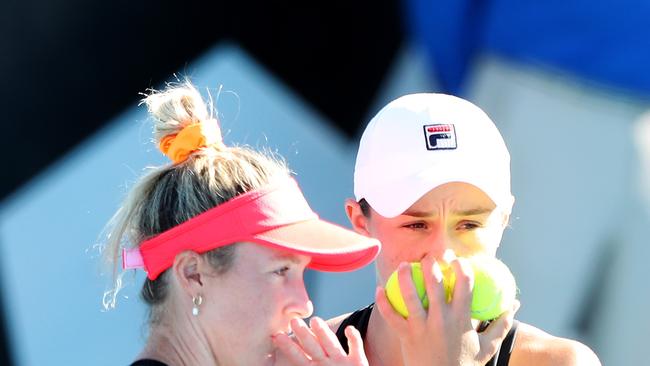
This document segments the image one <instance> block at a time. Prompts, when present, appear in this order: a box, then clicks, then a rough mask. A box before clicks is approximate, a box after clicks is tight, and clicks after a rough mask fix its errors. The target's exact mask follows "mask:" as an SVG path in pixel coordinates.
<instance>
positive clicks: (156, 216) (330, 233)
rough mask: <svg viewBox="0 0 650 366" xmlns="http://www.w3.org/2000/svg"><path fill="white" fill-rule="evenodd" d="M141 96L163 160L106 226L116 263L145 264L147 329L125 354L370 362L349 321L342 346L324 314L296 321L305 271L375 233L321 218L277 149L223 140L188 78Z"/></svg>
mask: <svg viewBox="0 0 650 366" xmlns="http://www.w3.org/2000/svg"><path fill="white" fill-rule="evenodd" d="M143 102H144V103H145V104H146V105H147V107H148V109H149V112H150V113H151V115H152V117H153V120H154V124H155V126H154V139H155V140H156V142H157V143H158V145H159V147H160V150H161V151H162V152H163V153H164V154H165V155H167V156H168V157H169V158H170V159H171V160H172V163H170V164H168V165H165V166H162V167H159V168H156V169H154V170H153V171H151V172H150V173H149V174H147V175H146V176H144V177H143V178H142V179H141V180H140V182H139V183H138V184H137V185H136V186H135V187H134V188H133V189H132V190H131V192H130V193H129V195H128V197H127V198H126V201H125V202H124V204H123V206H122V207H121V208H120V209H119V210H118V211H117V213H116V214H115V216H114V217H113V219H112V220H111V223H110V225H109V229H110V231H109V233H110V235H109V237H108V238H109V239H108V243H107V251H106V253H107V256H108V257H109V258H108V259H109V261H110V262H111V263H113V265H114V266H115V267H116V268H115V269H116V273H117V272H118V271H117V269H118V268H117V267H118V266H119V264H120V263H121V265H122V267H123V268H124V269H132V268H141V269H144V270H145V271H146V273H147V279H146V280H145V283H144V285H143V287H142V292H141V295H142V298H143V299H144V301H145V302H146V303H147V304H148V305H149V306H150V319H149V332H148V338H147V342H146V344H145V347H144V349H143V350H142V352H141V353H140V355H138V357H137V360H136V361H135V362H134V363H133V364H132V365H137V366H145V365H157V366H161V365H162V366H164V365H169V366H172V365H202V366H208V365H228V366H232V365H255V366H257V365H274V364H297V365H302V364H305V365H307V364H309V365H364V364H367V361H366V359H365V355H364V353H363V345H362V342H361V338H360V336H359V334H358V332H356V330H354V329H353V328H350V329H348V332H347V335H348V338H349V344H350V352H349V354H348V353H345V352H344V351H343V350H342V348H341V346H340V345H339V343H338V341H337V340H336V337H335V336H334V334H333V333H332V332H331V331H330V330H329V329H328V327H327V326H326V325H325V323H324V322H323V321H322V320H321V319H318V318H313V319H312V321H311V323H310V326H307V325H306V324H305V323H304V321H302V318H306V317H309V316H311V314H312V311H313V309H312V304H311V302H310V300H309V297H308V295H307V293H306V290H305V285H304V281H303V272H304V270H305V268H312V269H316V270H323V271H332V272H337V271H348V270H354V269H357V268H359V267H362V266H364V265H366V264H368V263H369V262H371V261H372V260H373V259H374V258H375V256H376V255H377V252H378V251H379V242H378V241H377V240H375V239H369V238H366V237H364V236H361V235H358V234H355V233H353V232H352V231H348V230H346V229H344V228H341V227H339V226H336V225H334V224H331V223H328V222H324V221H322V220H320V219H319V218H318V216H317V215H316V214H315V213H314V212H313V211H312V210H311V209H310V208H309V205H308V204H307V202H306V201H305V198H304V197H303V195H302V193H301V191H300V188H299V187H298V185H297V183H296V182H295V181H294V180H293V179H292V178H291V176H290V172H289V170H288V168H287V167H286V166H285V164H284V163H283V162H281V161H280V160H279V159H277V158H275V157H272V156H269V155H268V154H263V153H260V152H257V151H254V150H251V149H248V148H244V147H234V146H233V147H229V146H225V145H224V143H223V141H222V139H221V132H220V129H219V125H218V123H217V121H216V120H215V119H214V118H212V117H211V113H210V112H209V110H208V108H207V106H206V104H205V103H204V102H203V100H202V98H201V95H200V93H199V92H198V91H197V90H196V89H195V88H194V87H193V86H192V85H191V84H189V83H187V84H183V85H179V86H172V87H169V88H168V89H167V90H165V91H163V92H153V93H152V94H150V95H149V96H147V97H146V98H145V99H144V101H143ZM119 278H120V275H119V274H118V275H117V276H116V279H117V280H116V289H117V290H119V283H120V281H119ZM113 296H115V292H114V293H113ZM290 330H292V331H293V334H294V337H293V338H290V337H289V336H288V335H287V333H289V332H290Z"/></svg>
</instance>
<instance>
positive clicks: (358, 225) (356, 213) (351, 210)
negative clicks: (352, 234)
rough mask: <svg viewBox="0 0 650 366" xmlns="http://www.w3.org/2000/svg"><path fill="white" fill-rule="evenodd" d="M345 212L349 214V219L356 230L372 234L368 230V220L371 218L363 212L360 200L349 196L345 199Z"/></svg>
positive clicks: (368, 234) (360, 232) (367, 234)
mask: <svg viewBox="0 0 650 366" xmlns="http://www.w3.org/2000/svg"><path fill="white" fill-rule="evenodd" d="M345 213H346V214H347V215H348V220H350V224H351V225H352V228H353V229H354V231H356V232H357V233H359V234H361V235H365V236H370V232H369V231H368V222H369V221H370V219H369V218H368V217H366V216H365V215H364V214H363V211H362V210H361V205H359V202H357V201H355V200H353V199H351V198H348V199H347V200H345Z"/></svg>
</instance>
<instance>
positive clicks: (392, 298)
mask: <svg viewBox="0 0 650 366" xmlns="http://www.w3.org/2000/svg"><path fill="white" fill-rule="evenodd" d="M468 260H469V263H470V264H471V267H472V269H473V271H474V288H473V290H472V305H471V312H472V313H471V316H472V318H474V319H478V320H491V319H495V318H498V317H499V315H501V314H502V313H503V312H504V311H506V310H508V309H510V308H512V304H513V301H514V300H515V296H516V292H517V286H516V284H515V279H514V276H513V275H512V273H511V272H510V269H508V267H507V266H506V265H505V264H504V263H503V262H501V261H500V260H498V259H496V258H493V257H483V256H481V257H471V258H468ZM440 267H441V270H442V273H443V281H442V283H443V287H444V289H445V294H446V298H447V302H449V301H451V296H452V293H453V289H454V284H455V282H456V276H455V274H454V271H453V269H452V268H451V266H449V265H447V264H444V263H441V264H440ZM411 274H412V276H413V281H414V283H415V288H416V290H417V294H418V297H419V298H420V301H421V302H422V306H423V307H424V308H425V309H426V308H428V307H429V298H428V297H427V294H426V289H425V285H424V276H423V273H422V265H421V264H420V263H411ZM386 297H387V298H388V301H389V302H390V303H391V305H392V306H393V308H394V309H395V310H396V311H397V312H398V313H399V314H401V315H402V316H403V317H405V318H407V317H408V310H407V309H406V304H405V303H404V298H403V297H402V292H401V290H400V288H399V282H398V280H397V271H395V272H393V273H392V274H391V275H390V277H389V278H388V281H387V282H386Z"/></svg>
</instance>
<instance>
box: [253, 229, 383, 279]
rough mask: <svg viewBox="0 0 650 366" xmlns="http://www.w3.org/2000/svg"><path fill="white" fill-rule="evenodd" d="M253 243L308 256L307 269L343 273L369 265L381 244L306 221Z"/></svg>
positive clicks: (276, 230) (266, 235)
mask: <svg viewBox="0 0 650 366" xmlns="http://www.w3.org/2000/svg"><path fill="white" fill-rule="evenodd" d="M253 240H254V241H255V242H258V243H259V244H263V245H267V246H270V247H274V248H278V249H283V250H287V251H289V252H292V253H296V254H302V255H306V256H309V257H311V262H310V264H309V268H311V269H315V270H318V271H326V272H344V271H351V270H355V269H358V268H361V267H363V266H365V265H367V264H368V263H370V262H372V261H373V260H374V259H375V257H377V254H378V253H379V250H380V248H381V244H380V243H379V241H378V240H377V239H373V238H369V237H366V236H363V235H360V234H357V233H355V232H353V231H351V230H348V229H345V228H343V227H341V226H338V225H335V224H332V223H329V222H326V221H323V220H307V221H301V222H298V223H295V224H291V225H287V226H283V227H280V228H277V229H273V230H269V231H266V232H263V233H260V234H257V235H255V236H254V237H253Z"/></svg>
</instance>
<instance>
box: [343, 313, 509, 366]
mask: <svg viewBox="0 0 650 366" xmlns="http://www.w3.org/2000/svg"><path fill="white" fill-rule="evenodd" d="M374 305H375V304H374V303H373V304H370V305H368V306H366V307H365V308H363V309H361V310H357V311H355V312H354V313H352V314H350V316H349V317H347V318H345V319H344V320H343V322H341V325H339V328H338V329H337V330H336V337H337V338H338V339H339V342H340V343H341V346H343V349H344V350H345V352H348V341H347V338H346V337H345V333H344V331H345V327H347V326H348V325H353V326H354V327H355V328H357V330H359V333H361V338H363V339H364V340H365V339H366V332H367V331H368V322H369V321H370V314H371V313H372V308H373V306H374ZM518 324H519V322H518V321H516V320H515V321H514V323H513V324H512V328H510V331H509V332H508V335H506V338H505V339H504V340H503V342H502V343H501V347H499V349H498V350H497V353H496V354H495V355H494V357H492V359H491V360H490V361H489V362H488V363H487V364H486V365H485V366H507V365H508V362H509V361H510V353H512V348H513V346H514V344H515V338H516V337H517V325H518Z"/></svg>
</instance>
